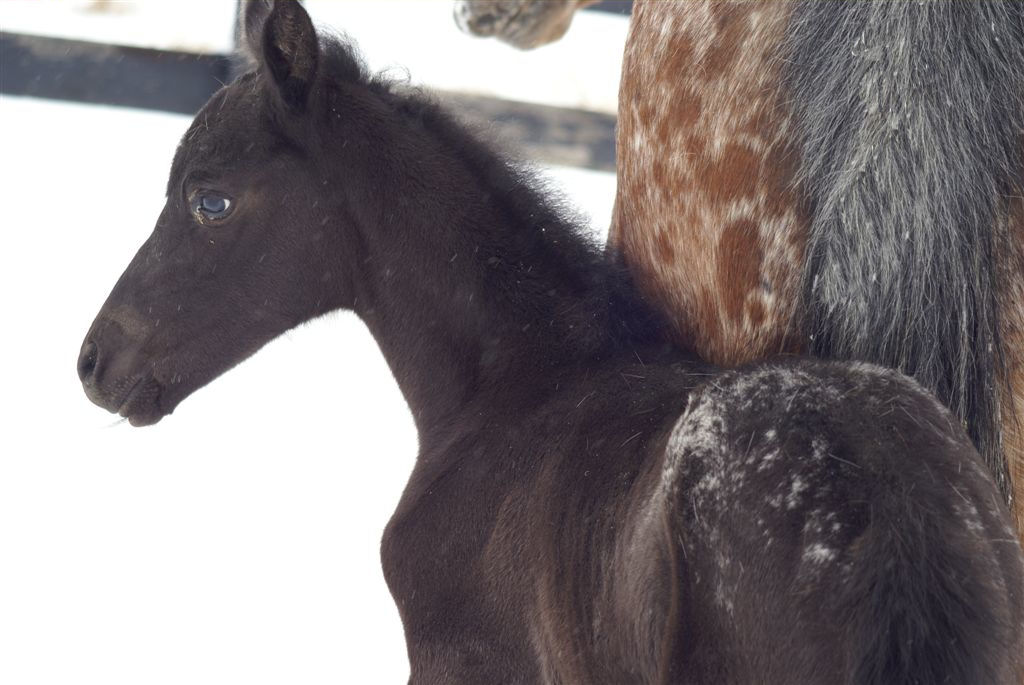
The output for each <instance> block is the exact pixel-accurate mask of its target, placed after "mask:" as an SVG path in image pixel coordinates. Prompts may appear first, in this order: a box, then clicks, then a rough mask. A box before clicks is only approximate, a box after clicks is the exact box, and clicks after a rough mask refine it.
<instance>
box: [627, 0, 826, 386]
mask: <svg viewBox="0 0 1024 685" xmlns="http://www.w3.org/2000/svg"><path fill="white" fill-rule="evenodd" d="M789 12H790V6H789V5H788V4H787V3H775V4H768V5H757V4H751V3H746V4H739V3H737V4H734V3H721V2H708V1H705V2H689V3H685V4H684V5H679V4H676V3H671V2H637V3H636V4H635V5H634V7H633V19H632V23H631V25H630V33H629V37H628V38H627V41H626V53H625V56H624V58H623V63H622V83H621V86H620V91H619V123H618V133H617V141H616V143H617V144H616V147H617V155H618V161H617V167H618V180H619V185H618V193H617V195H616V201H615V209H614V216H613V219H612V228H611V234H610V237H609V242H610V247H611V248H612V249H613V250H615V251H617V252H618V254H619V255H620V257H621V259H622V260H623V261H624V262H625V263H626V265H627V266H628V267H629V269H630V271H631V272H632V273H633V276H634V279H635V280H636V283H637V285H638V287H639V289H640V290H641V291H642V292H643V294H644V295H645V296H646V297H647V298H648V299H649V300H651V301H652V302H654V303H655V304H656V305H657V306H658V307H659V308H660V309H661V310H662V311H663V312H665V313H667V314H669V315H670V316H669V317H668V318H669V319H670V321H671V322H672V326H673V333H674V337H675V340H676V342H677V343H679V344H681V345H684V346H686V347H693V348H694V349H695V351H696V352H697V353H698V354H699V355H701V357H702V358H704V359H706V360H708V361H710V362H712V363H714V364H719V365H724V366H733V365H737V364H742V363H744V362H748V361H752V360H755V359H761V358H764V357H767V356H770V355H772V354H775V353H779V352H792V351H798V350H799V347H800V344H799V343H800V340H799V337H798V336H796V335H795V332H796V331H795V323H796V322H795V320H794V315H795V313H796V303H797V301H798V297H799V283H800V271H801V265H802V263H803V243H804V235H805V230H806V223H807V221H806V218H805V217H804V215H803V213H802V210H801V206H800V203H799V198H798V197H797V196H796V195H795V194H794V192H793V189H792V187H793V184H792V180H793V173H794V168H793V165H792V163H791V161H790V160H791V158H792V154H791V152H792V151H791V149H790V148H791V145H790V141H789V140H788V138H789V136H790V131H789V126H788V122H789V116H788V113H787V112H786V109H785V108H786V100H785V98H784V97H782V94H781V93H780V88H779V84H780V81H781V78H782V75H781V73H780V69H781V65H780V63H779V61H778V60H777V59H776V58H775V48H776V46H778V45H779V43H780V42H781V41H782V39H783V37H784V35H785V31H786V27H787V22H788V18H789Z"/></svg>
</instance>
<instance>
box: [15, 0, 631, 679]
mask: <svg viewBox="0 0 1024 685" xmlns="http://www.w3.org/2000/svg"><path fill="white" fill-rule="evenodd" d="M95 4H96V3H93V2H76V1H73V0H65V1H63V2H54V1H52V0H51V1H42V0H2V2H0V28H2V29H3V30H8V31H21V32H27V33H37V34H47V35H56V36H67V37H75V38H83V39H87V40H97V41H102V42H111V43H120V44H135V45H145V46H151V47H162V48H176V49H189V50H204V51H211V52H216V51H224V50H226V49H227V48H228V46H229V44H230V33H231V19H232V10H233V2H231V0H204V1H203V2H195V1H192V2H182V1H181V0H177V1H173V2H172V1H170V0H167V1H164V2H158V1H156V0H146V2H116V1H115V2H109V3H107V4H108V8H107V10H106V11H97V9H96V7H95ZM308 6H309V7H310V9H311V13H312V14H313V16H314V19H315V20H317V21H318V22H320V23H323V24H325V25H329V26H331V27H333V28H335V29H339V30H343V31H346V32H348V33H349V34H351V36H352V37H353V38H355V40H356V41H357V42H358V43H359V44H360V46H361V47H362V48H363V50H364V51H365V53H366V54H367V57H368V60H369V62H370V64H371V65H372V66H373V67H375V68H385V67H400V68H407V69H408V70H409V72H410V74H411V76H412V79H413V81H414V82H418V83H423V84H426V85H428V86H438V87H443V88H447V89H452V90H461V91H465V92H477V93H487V94H492V95H498V96H501V97H507V98H511V99H520V100H530V101H537V102H545V103H549V104H558V105H566V106H573V107H584V108H589V109H596V110H602V111H614V108H615V96H616V92H617V87H618V86H617V83H618V74H619V66H620V55H621V50H622V44H623V41H624V39H625V32H626V25H627V20H626V19H625V18H623V17H614V16H609V15H600V14H594V13H586V14H585V15H581V16H578V17H577V19H576V22H575V24H574V26H573V29H572V30H571V31H570V33H569V35H568V36H567V37H566V39H565V40H563V41H562V42H560V43H558V44H556V45H554V46H550V47H548V48H544V49H541V50H538V51H536V52H533V53H521V52H517V51H514V50H512V49H511V48H508V47H505V46H503V45H500V44H498V43H495V42H493V41H483V40H479V39H472V38H469V37H467V36H463V35H462V34H461V33H459V32H458V30H457V29H456V27H455V25H454V22H453V21H452V18H451V4H450V2H448V0H430V1H424V0H413V1H411V2H398V1H394V0H372V1H369V2H368V1H362V2H357V1H354V0H347V1H345V2H330V1H328V0H310V2H309V3H308ZM2 68H3V67H2V65H0V70H2ZM188 121H189V118H188V117H183V116H176V115H168V114H161V113H153V112H146V111H140V110H130V109H118V108H109V107H98V106H89V105H78V104H67V103H61V102H57V101H51V100H34V99H30V98H19V97H9V96H8V97H0V206H2V213H0V235H2V239H3V242H2V243H0V245H2V248H0V250H2V251H0V254H2V255H3V266H2V268H0V293H2V297H3V302H2V320H3V321H4V325H3V329H2V331H0V353H2V355H0V360H2V362H3V371H2V375H0V378H2V383H3V385H2V387H3V390H4V392H3V394H2V395H0V417H2V418H0V421H2V425H0V431H2V436H3V442H2V443H0V683H4V684H5V685H23V684H28V683H73V684H77V683H104V684H106V685H117V684H126V685H127V684H131V685H138V684H140V683H145V684H151V683H152V684H155V683H401V682H405V680H406V679H407V677H408V662H407V659H406V654H405V646H404V641H403V636H402V629H401V624H400V622H399V619H398V614H397V611H396V610H395V608H394V605H393V603H392V601H391V597H390V595H389V593H388V591H387V588H386V586H385V584H384V581H383V576H382V573H381V570H380V561H379V551H378V550H379V541H380V535H381V532H382V530H383V528H384V525H385V524H386V522H387V520H388V518H389V516H390V514H391V511H392V510H393V508H394V506H395V504H396V503H397V501H398V498H399V495H400V493H401V491H402V488H403V486H404V484H405V480H406V478H407V476H408V474H409V472H410V470H411V468H412V464H413V460H414V458H415V455H416V435H415V432H414V430H413V426H412V422H411V419H410V417H409V415H408V411H407V408H406V406H405V403H404V401H403V399H402V397H401V395H400V393H399V392H398V389H397V387H396V385H395V383H394V380H393V379H392V377H391V375H390V372H389V371H388V368H387V366H386V365H385V363H384V361H383V359H382V358H381V356H380V354H379V352H378V351H377V348H376V346H375V344H374V341H373V339H372V338H371V337H370V336H369V334H368V333H367V331H366V330H365V328H364V327H363V325H362V324H361V323H360V322H359V321H358V319H356V318H355V317H354V316H352V315H350V314H343V313H336V314H331V315H328V316H326V317H323V318H321V319H319V320H317V321H314V322H312V323H310V324H308V325H306V326H303V327H301V328H300V329H298V330H296V331H293V332H291V333H289V334H287V335H286V336H284V337H282V338H281V339H278V340H277V341H275V342H273V343H271V344H270V345H268V346H267V347H266V348H265V349H264V350H262V351H261V352H260V353H259V354H257V355H256V356H255V357H253V358H252V359H251V360H249V361H247V362H245V363H243V364H242V365H240V366H239V367H238V368H236V369H234V370H232V371H231V372H229V373H227V374H225V375H224V376H222V377H221V378H219V379H218V380H216V381H215V382H214V383H213V384H212V385H210V386H208V387H207V388H204V389H202V390H200V391H198V392H197V393H195V394H194V395H193V396H192V397H190V398H189V399H187V400H186V401H185V402H184V403H183V404H182V405H181V406H180V407H179V408H178V410H177V411H176V412H175V413H174V414H173V415H172V416H170V417H168V418H166V419H164V420H163V421H162V422H161V423H160V424H158V425H156V426H154V427H151V428H145V429H134V428H131V427H130V426H128V425H127V424H126V423H119V422H117V421H115V420H114V419H115V418H116V417H113V416H112V415H110V414H107V413H105V412H104V411H103V410H101V409H99V408H97V407H95V406H93V405H92V404H91V403H90V402H89V401H88V400H87V399H86V398H85V395H84V394H83V393H82V390H81V387H80V385H79V382H78V379H77V376H76V374H75V369H74V366H75V364H74V362H75V359H76V357H77V354H78V351H79V346H80V345H81V342H82V338H83V336H84V335H85V333H86V330H87V329H88V327H89V325H90V323H91V322H92V319H93V317H94V316H95V313H96V311H97V310H98V308H99V306H100V305H101V304H102V302H103V300H104V299H105V297H106V295H107V293H108V291H109V289H110V288H111V286H112V285H113V283H114V281H115V280H116V279H117V277H118V276H119V275H120V273H121V271H122V270H123V268H124V267H125V266H126V265H127V263H128V261H129V259H130V258H131V256H132V255H133V254H134V252H135V250H136V249H137V247H138V245H139V244H141V242H142V241H143V240H144V239H145V237H146V236H147V235H148V233H149V231H150V230H151V228H152V225H153V223H154V221H155V219H156V216H157V214H158V212H159V210H160V208H161V206H162V205H163V188H164V183H165V179H166V174H167V171H168V167H169V165H170V161H171V157H172V154H173V152H174V148H175V145H176V144H177V140H178V138H179V137H180V136H181V134H182V133H183V132H184V130H185V128H186V126H187V124H188ZM547 174H548V176H549V177H550V178H551V179H553V181H554V182H555V183H556V184H557V185H559V186H560V187H562V188H563V189H564V192H565V193H566V194H567V195H568V196H569V197H570V198H571V199H572V200H573V201H574V202H575V203H576V204H577V205H578V206H579V207H580V208H581V209H582V210H584V212H586V213H588V214H589V215H590V216H591V217H592V218H593V226H594V230H596V231H603V230H605V228H606V226H607V222H608V218H609V216H610V213H611V206H612V201H613V195H614V188H615V180H614V178H613V177H612V175H610V174H602V173H594V172H586V171H581V170H576V169H548V170H547Z"/></svg>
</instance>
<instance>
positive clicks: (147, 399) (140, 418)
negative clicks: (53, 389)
mask: <svg viewBox="0 0 1024 685" xmlns="http://www.w3.org/2000/svg"><path fill="white" fill-rule="evenodd" d="M116 387H120V388H127V390H124V391H123V392H116V391H115V392H110V391H104V390H102V389H101V388H97V387H96V386H95V385H92V384H88V383H87V384H85V394H86V396H87V397H88V398H89V399H90V400H92V402H93V404H96V405H98V406H100V407H102V408H104V409H106V410H107V411H109V412H110V413H111V414H118V415H119V416H121V417H123V418H126V419H128V423H130V424H131V425H133V426H150V425H152V424H154V423H156V422H157V421H159V420H160V419H162V418H163V416H164V413H165V412H163V411H162V410H161V409H160V403H159V399H160V384H159V383H158V382H157V381H156V380H155V379H154V378H153V377H152V376H151V375H149V374H144V375H140V376H135V377H128V378H125V379H122V380H120V381H119V382H118V383H117V384H116V386H115V388H116Z"/></svg>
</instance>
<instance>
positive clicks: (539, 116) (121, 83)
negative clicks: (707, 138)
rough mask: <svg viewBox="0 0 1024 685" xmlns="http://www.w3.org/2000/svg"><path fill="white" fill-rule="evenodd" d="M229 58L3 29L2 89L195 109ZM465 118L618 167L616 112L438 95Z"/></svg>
mask: <svg viewBox="0 0 1024 685" xmlns="http://www.w3.org/2000/svg"><path fill="white" fill-rule="evenodd" d="M230 71H231V60H230V58H229V57H227V56H225V55H208V54H207V55H204V54H196V53H190V52H177V51H173V50H152V49H148V48H136V47H126V46H120V45H110V44H104V43H92V42H87V41H80V40H67V39H63V38H49V37H44V36H34V35H26V34H18V33H10V32H4V31H0V93H4V94H8V95H25V96H31V97H40V98H52V99H58V100H70V101H75V102H86V103H93V104H105V105H117V106H123V107H138V108H142V109H155V110H162V111H166V112H177V113H182V114H192V113H194V112H196V111H197V110H198V109H199V108H200V107H201V106H202V105H203V103H204V102H206V100H207V99H208V98H209V97H210V95H211V94H212V93H213V92H214V91H216V90H217V88H219V87H220V86H221V84H223V83H226V82H227V81H228V79H229V78H230ZM438 95H439V97H440V99H441V100H442V101H444V102H447V103H449V105H450V106H451V107H453V108H454V110H455V111H456V112H458V113H459V114H460V115H461V116H463V117H464V118H466V119H467V120H468V121H470V122H476V123H479V124H480V125H482V126H484V127H485V128H487V129H488V131H489V133H490V134H491V135H494V136H495V137H497V138H498V139H500V140H501V141H503V142H505V143H506V144H507V145H508V146H509V147H512V148H518V149H519V150H521V151H522V152H523V154H525V155H526V156H528V157H530V158H532V159H535V160H538V161H541V162H546V163H549V164H562V165H567V166H579V167H585V168H589V169H596V170H602V171H614V170H615V131H614V129H615V117H614V116H612V115H610V114H602V113H598V112H589V111H585V110H578V109H569V108H564V107H550V106H545V105H535V104H529V103H524V102H514V101H510V100H502V99H500V98H493V97H486V96H479V95H466V94H463V93H451V92H438Z"/></svg>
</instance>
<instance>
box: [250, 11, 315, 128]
mask: <svg viewBox="0 0 1024 685" xmlns="http://www.w3.org/2000/svg"><path fill="white" fill-rule="evenodd" d="M244 26H245V46H246V50H247V51H248V53H249V54H250V55H252V56H254V57H256V58H257V59H258V60H259V62H260V63H261V64H262V65H263V67H264V68H265V69H266V70H267V71H268V72H269V73H270V76H271V77H272V78H273V80H274V84H275V85H276V86H277V90H278V93H279V94H280V95H281V99H282V100H284V103H285V104H286V105H288V106H289V107H292V108H293V109H296V110H300V111H301V110H302V109H303V108H305V106H306V101H307V100H308V99H309V92H310V89H311V88H312V86H313V81H314V79H315V78H316V68H317V62H318V61H319V57H320V47H319V45H318V43H317V37H316V29H314V28H313V22H312V21H311V20H310V18H309V15H308V14H306V10H305V9H303V8H302V5H301V4H299V3H298V2H297V0H276V1H274V0H269V1H268V0H250V2H249V3H248V7H247V8H246V12H245V24H244Z"/></svg>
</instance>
